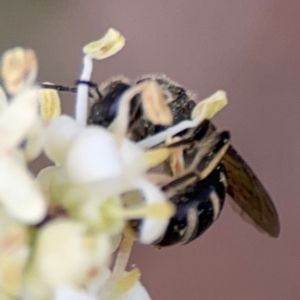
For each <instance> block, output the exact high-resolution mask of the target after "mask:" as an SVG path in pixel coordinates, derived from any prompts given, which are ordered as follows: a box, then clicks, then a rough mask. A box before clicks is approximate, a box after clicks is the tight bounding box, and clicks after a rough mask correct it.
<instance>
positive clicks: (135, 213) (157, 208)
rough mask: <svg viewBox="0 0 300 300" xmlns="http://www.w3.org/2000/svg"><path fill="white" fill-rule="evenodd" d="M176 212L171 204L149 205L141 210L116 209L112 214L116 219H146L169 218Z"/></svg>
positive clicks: (140, 208)
mask: <svg viewBox="0 0 300 300" xmlns="http://www.w3.org/2000/svg"><path fill="white" fill-rule="evenodd" d="M174 212H175V207H174V205H173V204H172V203H171V202H162V203H157V204H149V205H145V206H143V207H139V208H129V209H128V208H127V209H119V208H117V207H115V208H114V209H113V210H112V211H111V214H113V215H114V216H115V217H116V218H118V217H119V218H123V219H128V220H129V219H141V218H145V217H154V218H168V217H171V216H172V215H173V214H174Z"/></svg>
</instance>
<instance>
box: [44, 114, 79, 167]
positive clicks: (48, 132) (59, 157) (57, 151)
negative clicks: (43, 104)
mask: <svg viewBox="0 0 300 300" xmlns="http://www.w3.org/2000/svg"><path fill="white" fill-rule="evenodd" d="M83 129H84V127H82V126H81V125H79V124H78V123H77V122H76V121H75V120H74V119H73V118H71V117H69V116H66V115H62V116H60V117H57V118H55V119H53V120H52V121H51V122H50V124H49V125H48V127H47V128H46V129H45V132H44V151H45V153H46V155H47V156H48V158H49V159H51V160H52V161H54V162H56V163H59V164H61V165H62V164H63V163H64V161H65V158H66V155H67V151H68V149H69V147H70V145H71V143H72V142H73V140H74V139H75V138H76V137H77V136H78V135H79V133H80V132H81V131H82V130H83Z"/></svg>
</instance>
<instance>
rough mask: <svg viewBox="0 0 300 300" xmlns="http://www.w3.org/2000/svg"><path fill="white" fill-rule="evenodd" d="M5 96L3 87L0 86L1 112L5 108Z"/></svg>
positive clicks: (6, 104)
mask: <svg viewBox="0 0 300 300" xmlns="http://www.w3.org/2000/svg"><path fill="white" fill-rule="evenodd" d="M7 106H8V103H7V97H6V94H5V92H4V90H3V88H2V87H1V86H0V112H2V111H3V110H4V109H5V108H7Z"/></svg>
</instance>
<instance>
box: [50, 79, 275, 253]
mask: <svg viewBox="0 0 300 300" xmlns="http://www.w3.org/2000/svg"><path fill="white" fill-rule="evenodd" d="M149 79H151V80H155V81H156V82H157V83H158V85H159V86H160V87H161V90H162V92H163V95H164V98H165V100H166V101H167V104H168V106H169V108H170V110H171V112H172V114H173V122H172V124H170V125H168V126H165V125H159V124H158V125H157V124H152V123H151V122H150V121H149V120H148V119H146V118H145V117H144V115H143V109H142V106H141V101H140V97H139V95H138V96H136V97H135V98H134V99H133V100H132V101H131V106H130V122H129V131H128V137H129V138H130V139H131V140H133V141H135V142H137V143H139V144H141V146H144V147H148V148H157V147H167V148H169V149H170V150H171V151H174V153H176V155H175V157H177V160H178V163H177V167H174V166H172V162H171V161H166V162H164V166H163V168H164V173H165V174H168V175H169V178H170V180H169V181H168V182H164V183H160V187H161V189H162V190H163V191H164V192H165V194H166V195H167V197H168V198H169V199H170V201H171V202H172V203H174V204H175V206H176V212H175V215H174V216H173V217H172V218H171V219H170V222H169V225H168V228H167V230H166V232H165V233H164V234H163V235H162V236H161V238H160V239H159V240H157V241H156V242H155V243H154V244H155V245H156V246H158V247H166V246H172V245H176V244H187V243H189V242H191V241H193V240H195V239H196V238H198V237H199V236H200V235H201V234H203V233H204V232H205V231H206V230H207V229H208V228H209V227H210V226H211V225H212V224H213V223H214V222H215V221H216V220H217V219H218V217H219V216H220V213H221V211H222V209H223V206H224V202H225V198H226V195H227V196H229V197H227V198H228V200H229V201H230V202H231V203H232V204H233V207H234V210H235V211H237V212H238V213H239V214H240V215H241V216H242V217H243V218H244V219H245V220H246V221H248V222H250V223H251V224H252V225H254V226H255V227H256V228H257V229H258V230H259V231H261V232H264V233H267V234H268V235H270V236H271V237H278V236H279V233H280V223H279V217H278V214H277V211H276V208H275V206H274V204H273V202H272V200H271V198H270V196H269V194H268V192H267V191H266V189H265V188H264V187H263V185H262V183H261V182H260V180H259V179H258V177H257V176H256V175H255V174H254V172H253V171H252V169H251V168H250V167H249V165H248V164H247V163H246V162H245V160H244V159H243V158H242V157H241V156H240V154H239V153H238V152H237V151H236V150H235V148H234V147H233V146H232V145H231V144H230V133H229V132H228V131H221V132H219V131H218V130H217V128H216V127H215V126H214V125H213V124H212V123H211V121H209V120H203V121H202V122H201V123H200V124H199V125H198V126H196V127H195V128H183V129H182V130H177V132H175V133H174V134H173V135H172V141H171V142H169V143H166V142H165V141H160V142H158V143H154V142H153V141H154V139H153V137H155V136H157V135H158V134H161V133H163V132H166V131H167V130H168V129H170V128H171V129H172V128H174V127H175V126H179V125H180V124H182V122H185V121H187V120H191V115H192V111H193V109H194V107H195V106H196V102H195V98H194V97H195V96H194V94H193V93H192V92H190V91H188V90H186V89H185V88H184V87H182V86H181V85H180V84H178V83H176V82H174V81H173V80H171V79H169V78H168V77H166V76H164V75H147V76H144V77H143V78H141V79H140V80H138V81H136V83H135V84H137V83H139V82H141V81H143V80H149ZM81 83H82V82H81ZM87 84H89V85H90V86H91V89H92V90H93V89H94V91H93V92H91V96H92V97H93V104H92V106H91V109H90V113H89V118H88V123H89V124H93V125H99V126H104V127H109V126H110V124H111V123H112V122H113V120H114V119H115V117H116V114H117V109H118V104H119V101H120V99H121V96H122V95H123V93H124V92H125V91H126V90H128V89H129V88H130V87H131V86H132V84H131V83H130V82H129V80H127V79H124V78H116V79H114V80H111V81H109V82H108V83H106V84H104V85H102V87H101V86H100V88H98V86H97V85H95V84H92V83H87ZM59 87H61V86H59ZM51 88H53V87H51ZM72 91H73V92H76V90H74V88H73V90H72ZM178 128H180V127H178ZM149 141H150V143H149ZM145 143H146V144H147V145H146V146H145ZM131 226H132V228H133V229H134V230H135V232H136V234H137V235H138V234H139V231H140V229H141V227H142V226H143V220H135V221H132V222H131Z"/></svg>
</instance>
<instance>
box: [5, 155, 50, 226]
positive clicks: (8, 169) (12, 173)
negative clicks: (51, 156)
mask: <svg viewBox="0 0 300 300" xmlns="http://www.w3.org/2000/svg"><path fill="white" fill-rule="evenodd" d="M0 201H1V202H2V204H3V206H4V208H5V209H6V211H7V212H8V213H9V214H11V215H12V216H13V217H15V218H16V219H18V220H19V221H21V222H25V223H29V224H35V223H38V222H40V221H41V220H42V219H43V218H44V216H45V214H46V209H47V205H46V199H45V197H44V195H43V194H42V192H41V190H40V187H39V186H38V184H37V183H36V182H35V181H34V180H33V178H32V176H31V175H30V174H29V172H27V170H25V169H24V168H23V167H22V166H20V165H19V164H17V163H16V162H15V161H14V160H13V159H12V158H10V157H1V158H0Z"/></svg>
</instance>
